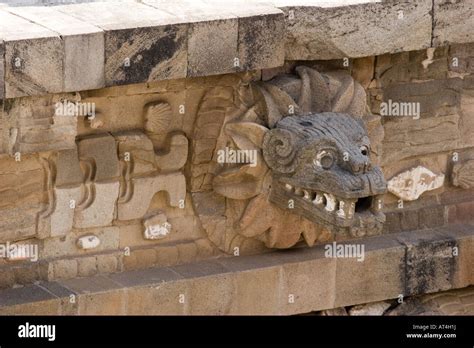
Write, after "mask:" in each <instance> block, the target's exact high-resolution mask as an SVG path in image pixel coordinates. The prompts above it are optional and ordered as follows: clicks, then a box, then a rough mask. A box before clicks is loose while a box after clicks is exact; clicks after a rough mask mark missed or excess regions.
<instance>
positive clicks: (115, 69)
mask: <svg viewBox="0 0 474 348" xmlns="http://www.w3.org/2000/svg"><path fill="white" fill-rule="evenodd" d="M57 8H58V10H59V11H62V12H65V13H67V14H69V15H71V16H74V17H76V18H78V19H80V20H82V21H85V22H87V23H90V24H92V25H94V26H97V27H100V28H101V29H103V30H104V32H105V83H106V85H107V86H113V85H117V84H131V83H137V82H147V81H155V80H161V79H177V78H183V77H186V68H187V51H186V40H185V38H186V36H185V35H186V32H187V25H185V24H176V23H177V22H178V19H177V18H175V17H174V16H172V15H171V14H169V13H167V12H164V11H160V10H158V9H154V8H152V7H151V6H146V5H143V4H139V3H136V2H127V4H126V6H123V4H120V3H113V2H103V3H100V2H99V3H89V4H75V5H66V6H58V7H57Z"/></svg>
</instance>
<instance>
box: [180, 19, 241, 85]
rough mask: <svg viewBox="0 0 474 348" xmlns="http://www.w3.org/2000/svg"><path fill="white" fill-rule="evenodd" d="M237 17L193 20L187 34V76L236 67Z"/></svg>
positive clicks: (211, 73)
mask: <svg viewBox="0 0 474 348" xmlns="http://www.w3.org/2000/svg"><path fill="white" fill-rule="evenodd" d="M238 27H239V22H238V19H237V18H228V19H225V20H224V19H223V20H214V21H209V22H198V23H192V24H191V25H190V28H189V34H188V35H189V37H188V73H187V76H188V77H195V76H206V75H217V74H225V73H230V72H235V71H237V70H238V65H239V62H238V59H239V51H238V35H239V28H238Z"/></svg>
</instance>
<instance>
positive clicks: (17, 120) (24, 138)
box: [4, 94, 78, 155]
mask: <svg viewBox="0 0 474 348" xmlns="http://www.w3.org/2000/svg"><path fill="white" fill-rule="evenodd" d="M61 98H64V99H67V100H70V101H76V100H77V98H78V96H77V95H73V94H56V95H48V96H44V97H31V98H15V99H10V100H8V105H5V110H4V116H5V119H6V120H8V121H7V122H6V127H8V128H7V130H8V132H9V133H8V136H7V137H6V139H4V141H5V140H7V149H8V153H10V154H13V153H15V152H20V153H21V154H22V155H24V154H27V153H33V152H47V151H56V150H65V149H76V143H75V139H76V135H77V118H76V117H70V116H60V115H57V114H56V106H57V105H58V104H57V103H58V102H59V101H60V100H61Z"/></svg>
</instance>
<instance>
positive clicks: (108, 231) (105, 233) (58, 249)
mask: <svg viewBox="0 0 474 348" xmlns="http://www.w3.org/2000/svg"><path fill="white" fill-rule="evenodd" d="M91 235H93V236H95V237H96V238H97V239H99V240H100V244H99V245H98V246H97V247H96V248H94V249H81V248H79V246H78V238H81V237H83V236H91ZM118 247H119V228H118V227H117V226H110V227H103V228H96V229H91V230H87V231H84V232H81V233H77V232H75V233H74V232H72V231H70V232H69V233H67V234H66V235H65V236H61V237H54V238H46V239H44V240H43V241H42V249H41V258H42V259H48V258H56V257H61V256H68V255H83V254H85V253H89V254H90V253H97V252H100V251H107V250H117V249H118Z"/></svg>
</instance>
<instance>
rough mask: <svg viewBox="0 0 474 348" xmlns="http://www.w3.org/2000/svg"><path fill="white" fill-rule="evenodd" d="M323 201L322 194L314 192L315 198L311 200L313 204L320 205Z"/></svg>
mask: <svg viewBox="0 0 474 348" xmlns="http://www.w3.org/2000/svg"><path fill="white" fill-rule="evenodd" d="M323 203H324V196H323V195H322V194H321V193H319V192H318V193H316V198H315V199H314V200H313V204H316V205H320V204H323Z"/></svg>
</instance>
